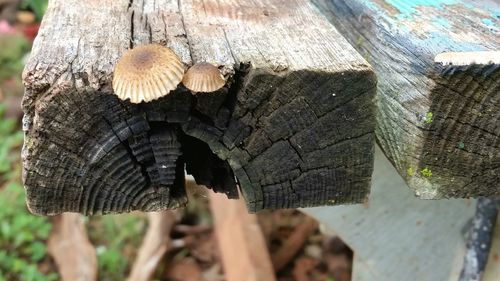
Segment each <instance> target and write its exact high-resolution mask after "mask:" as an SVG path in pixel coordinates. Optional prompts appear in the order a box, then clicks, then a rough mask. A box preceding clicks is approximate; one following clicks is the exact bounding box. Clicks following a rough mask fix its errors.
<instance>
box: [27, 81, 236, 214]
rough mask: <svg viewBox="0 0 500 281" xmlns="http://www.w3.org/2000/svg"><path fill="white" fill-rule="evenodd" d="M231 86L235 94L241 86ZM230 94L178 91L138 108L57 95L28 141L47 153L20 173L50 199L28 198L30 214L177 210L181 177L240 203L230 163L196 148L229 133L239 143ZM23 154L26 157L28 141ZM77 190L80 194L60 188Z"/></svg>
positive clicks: (94, 97) (105, 96)
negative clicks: (46, 191)
mask: <svg viewBox="0 0 500 281" xmlns="http://www.w3.org/2000/svg"><path fill="white" fill-rule="evenodd" d="M237 76H238V77H240V76H241V75H240V74H238V75H237ZM231 84H232V86H233V87H239V85H240V84H241V82H240V81H236V83H228V85H231ZM235 94H236V93H235V91H234V90H232V89H230V88H229V87H224V88H222V89H220V90H218V91H216V92H213V93H207V94H203V95H193V94H192V93H191V92H190V91H189V90H187V89H186V88H184V87H182V86H180V87H179V88H178V89H177V90H176V91H173V92H172V93H171V94H169V95H167V96H165V97H163V98H161V99H159V100H157V101H155V102H153V103H141V104H133V103H130V102H129V101H128V100H127V101H122V100H120V99H118V97H116V96H115V95H113V94H110V93H109V92H108V91H106V90H104V91H101V92H83V93H77V92H69V93H64V94H61V95H58V96H57V98H56V99H54V100H52V102H51V103H47V104H46V105H47V108H45V109H44V110H41V111H40V113H41V114H40V115H37V116H36V117H35V118H37V120H36V121H35V122H41V123H44V124H46V125H47V124H50V125H49V127H44V128H42V129H41V130H40V131H38V132H36V134H34V135H32V136H30V137H29V139H30V140H34V139H37V140H42V139H43V141H45V142H47V143H52V145H47V146H46V148H48V149H46V150H44V151H40V157H39V160H38V161H37V163H36V167H35V168H34V169H33V170H32V169H28V170H27V172H26V173H25V185H26V187H27V188H31V187H33V188H39V187H40V186H42V187H43V186H44V185H46V184H50V187H48V188H49V189H50V190H51V191H52V194H50V193H49V196H51V197H52V199H51V200H50V201H46V200H45V199H46V198H30V200H33V201H31V202H40V203H42V204H44V205H43V206H37V205H36V204H32V205H30V208H31V209H32V210H33V211H35V212H36V210H37V209H38V208H46V207H47V206H46V205H45V204H47V203H49V202H53V203H56V202H61V203H62V205H60V206H52V208H54V210H73V211H79V212H82V213H84V214H99V213H110V212H127V211H131V210H134V209H139V210H143V211H156V210H160V209H164V208H177V207H179V206H182V205H184V204H186V203H187V197H186V191H185V179H184V174H185V170H186V171H187V173H189V174H191V175H193V177H194V178H195V180H196V182H197V183H198V184H201V185H205V186H207V187H209V188H212V189H213V190H214V191H216V192H222V193H225V194H226V195H227V196H228V197H229V198H238V191H237V188H236V180H235V176H234V173H233V171H232V169H231V167H230V166H229V163H228V161H227V160H222V159H221V158H219V157H218V156H217V155H216V154H214V153H213V152H212V150H211V149H210V147H209V145H208V144H207V143H206V142H204V141H202V140H200V139H205V140H209V139H210V138H214V139H215V138H216V137H220V136H222V132H223V130H228V125H231V128H230V129H229V132H226V135H227V136H230V135H231V134H232V135H234V136H235V137H237V136H236V134H237V132H234V131H235V130H236V129H238V128H239V126H238V125H235V124H232V123H230V122H229V118H230V114H229V113H230V112H232V110H233V108H234V104H235ZM76 105H80V106H76ZM70 108H71V110H74V109H75V108H77V109H78V111H76V112H70V111H69V109H70ZM48 120H52V122H48ZM45 121H47V123H45ZM49 131H51V133H50V134H44V133H45V132H49ZM42 136H46V138H42ZM39 145H40V147H44V145H43V144H39ZM55 146H59V147H61V148H66V149H56V148H55ZM51 148H54V149H51ZM25 149H26V150H29V149H30V142H29V141H28V142H27V146H26V147H25ZM61 159H62V161H60V160H61ZM54 164H55V165H54ZM54 170H55V171H56V174H54ZM49 176H50V178H49ZM75 185H76V186H79V187H80V189H77V190H72V189H68V188H65V187H67V186H75ZM80 190H81V191H82V192H78V191H80ZM28 194H37V193H36V192H32V193H30V192H29V190H28Z"/></svg>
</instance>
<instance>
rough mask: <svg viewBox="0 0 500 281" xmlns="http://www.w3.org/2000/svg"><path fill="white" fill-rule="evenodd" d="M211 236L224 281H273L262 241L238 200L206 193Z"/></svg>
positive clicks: (254, 217)
mask: <svg viewBox="0 0 500 281" xmlns="http://www.w3.org/2000/svg"><path fill="white" fill-rule="evenodd" d="M210 208H211V210H212V213H213V216H214V223H215V234H216V236H217V241H218V245H219V249H220V252H221V259H222V264H223V268H224V272H225V275H226V278H227V280H228V281H261V280H266V281H273V280H276V277H275V274H274V270H273V265H272V263H271V258H270V256H269V252H268V249H267V245H266V241H265V239H264V236H263V235H262V232H261V230H260V227H259V223H258V222H257V217H256V215H254V214H248V211H247V209H246V207H245V204H244V202H243V201H241V200H228V199H227V198H225V197H224V196H222V195H219V194H216V193H213V192H210Z"/></svg>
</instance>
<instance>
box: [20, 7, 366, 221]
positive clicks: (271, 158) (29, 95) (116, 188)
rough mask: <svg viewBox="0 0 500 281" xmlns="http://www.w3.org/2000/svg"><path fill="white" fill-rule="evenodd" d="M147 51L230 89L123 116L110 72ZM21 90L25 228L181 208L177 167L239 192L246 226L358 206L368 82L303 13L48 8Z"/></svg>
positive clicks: (319, 21) (174, 96) (127, 110)
mask: <svg viewBox="0 0 500 281" xmlns="http://www.w3.org/2000/svg"><path fill="white" fill-rule="evenodd" d="M151 42H153V43H159V44H162V45H165V46H168V47H170V48H171V49H172V50H174V52H175V53H176V54H177V55H178V56H179V57H180V58H181V60H182V62H183V64H184V66H185V67H189V66H190V65H192V64H194V63H196V62H203V61H206V62H209V63H212V64H215V65H218V66H219V69H220V70H221V73H222V74H223V75H224V76H225V77H227V78H228V79H227V83H226V85H225V87H224V88H222V89H221V90H219V91H217V92H215V93H211V94H204V95H197V96H194V95H192V94H191V93H190V92H189V91H188V90H187V89H186V88H184V87H182V86H181V87H178V88H177V90H176V91H174V92H173V93H171V94H169V95H168V96H166V97H163V98H160V99H158V100H156V101H153V102H150V103H142V104H131V103H129V102H127V101H120V100H119V99H118V98H117V97H116V96H115V95H113V93H112V89H111V80H112V74H113V67H114V65H115V63H116V61H117V60H118V58H119V57H120V56H121V55H122V54H123V52H124V51H126V50H127V49H129V48H132V47H134V46H137V45H140V44H146V43H151ZM23 77H24V83H25V86H26V92H25V96H24V101H23V107H24V111H25V117H24V122H23V125H24V126H23V127H24V130H25V132H26V138H25V145H24V149H23V164H24V177H23V178H24V185H25V187H26V190H27V202H28V206H29V208H30V210H31V211H32V212H34V213H38V214H45V215H52V214H58V213H60V212H64V211H73V212H81V213H84V214H103V213H117V212H129V211H133V210H142V211H159V210H163V209H166V208H176V207H179V206H182V205H184V204H186V202H187V199H186V195H185V190H184V168H185V169H186V171H187V172H188V173H189V174H192V175H193V176H194V178H195V180H196V181H197V183H199V184H203V185H206V186H209V187H210V188H212V189H213V190H214V191H216V192H222V193H225V194H226V195H227V196H228V197H230V198H236V197H238V190H237V185H236V183H237V184H238V186H239V187H240V188H241V191H242V194H243V197H244V198H245V200H246V202H247V207H248V209H249V210H250V211H257V210H260V209H263V208H294V207H299V206H303V207H305V206H316V205H331V204H342V203H356V202H362V201H363V200H364V198H365V197H366V196H367V194H368V190H369V186H370V176H371V172H372V169H373V142H374V127H375V121H374V115H375V113H374V110H375V106H374V94H375V83H376V81H375V77H374V75H373V72H372V70H371V67H370V66H369V65H368V63H367V62H366V61H365V60H364V59H363V58H362V57H361V56H359V54H357V53H356V51H354V49H353V48H352V47H351V46H350V45H349V44H348V43H347V41H346V40H345V39H344V38H343V37H342V36H341V35H340V34H339V33H338V32H337V31H336V29H335V28H334V27H333V26H332V25H331V24H330V23H329V22H328V21H327V20H326V18H324V17H323V16H322V15H321V14H320V13H319V11H318V10H317V9H316V8H315V7H314V6H313V5H311V3H309V1H306V0H293V1H284V0H265V1H215V0H205V1H189V0H179V1H172V0H156V1H146V0H142V1H141V0H133V1H132V0H131V1H111V0H108V1H104V2H103V1H76V0H72V1H62V0H54V1H51V2H50V4H49V7H48V10H47V13H46V15H45V18H44V20H43V22H42V25H41V30H40V32H39V35H38V37H37V39H36V40H35V43H34V46H33V51H32V54H31V57H30V59H29V61H28V63H27V66H26V68H25V71H24V75H23ZM236 181H237V182H236Z"/></svg>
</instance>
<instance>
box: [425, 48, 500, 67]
mask: <svg viewBox="0 0 500 281" xmlns="http://www.w3.org/2000/svg"><path fill="white" fill-rule="evenodd" d="M434 62H435V63H440V64H442V65H456V66H463V65H473V64H478V65H485V64H500V51H478V52H444V53H440V54H437V55H436V56H435V57H434Z"/></svg>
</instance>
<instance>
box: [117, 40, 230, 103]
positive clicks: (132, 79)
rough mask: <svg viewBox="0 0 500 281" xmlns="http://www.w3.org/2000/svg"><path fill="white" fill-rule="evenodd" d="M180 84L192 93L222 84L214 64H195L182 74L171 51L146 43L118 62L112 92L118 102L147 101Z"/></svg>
mask: <svg viewBox="0 0 500 281" xmlns="http://www.w3.org/2000/svg"><path fill="white" fill-rule="evenodd" d="M181 81H182V84H184V86H185V87H186V88H188V89H189V90H190V91H191V92H193V94H196V93H209V92H214V91H217V90H219V89H220V88H222V87H223V86H224V85H225V84H226V81H225V79H224V77H223V76H222V74H221V73H220V71H219V69H218V68H217V67H215V66H214V65H212V64H210V63H207V62H201V63H196V64H195V65H193V66H192V67H191V68H189V69H188V71H187V72H186V73H184V66H183V64H182V62H181V60H180V58H179V57H178V56H177V55H176V54H175V53H174V52H173V51H172V50H171V49H169V48H167V47H164V46H161V45H159V44H148V45H142V46H139V47H136V48H134V49H131V50H128V51H127V52H125V54H124V55H123V56H122V57H121V58H120V59H119V60H118V62H117V64H116V66H115V71H114V75H113V90H114V92H115V94H116V95H117V96H118V97H119V98H120V99H122V100H127V99H129V100H130V102H132V103H140V102H143V101H144V102H149V101H152V100H155V99H158V98H160V97H163V96H165V95H168V94H169V93H170V92H171V91H173V90H175V89H176V88H177V86H178V85H179V83H180V82H181Z"/></svg>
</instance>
